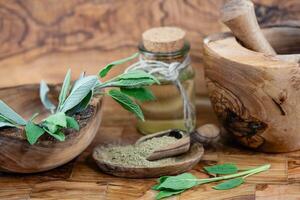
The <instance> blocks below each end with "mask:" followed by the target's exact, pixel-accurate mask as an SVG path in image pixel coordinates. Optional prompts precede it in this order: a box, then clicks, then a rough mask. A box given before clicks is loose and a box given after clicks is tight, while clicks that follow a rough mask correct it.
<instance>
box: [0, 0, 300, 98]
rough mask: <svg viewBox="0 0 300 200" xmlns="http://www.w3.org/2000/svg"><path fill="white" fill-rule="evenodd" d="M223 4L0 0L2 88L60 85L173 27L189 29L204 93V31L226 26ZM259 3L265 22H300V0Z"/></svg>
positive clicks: (215, 1) (200, 91) (147, 0)
mask: <svg viewBox="0 0 300 200" xmlns="http://www.w3.org/2000/svg"><path fill="white" fill-rule="evenodd" d="M223 2H224V0H212V1H199V0H154V1H152V0H143V1H139V0H111V1H102V0H96V1H93V0H88V1H83V0H65V1H63V2H61V1H60V0H51V1H50V0H45V1H38V0H23V1H18V0H10V1H7V0H0V18H1V28H0V33H1V34H0V44H1V45H0V68H1V74H0V86H9V85H19V84H23V83H37V82H39V81H40V79H41V78H43V79H45V80H47V81H48V82H53V83H57V82H61V80H62V79H63V75H64V74H65V71H66V69H67V68H72V69H73V71H74V75H79V74H80V72H81V71H87V72H88V73H89V74H91V73H96V72H98V71H99V69H100V68H101V67H102V66H104V65H105V64H107V63H108V62H110V61H113V60H115V59H119V58H121V57H125V56H128V55H131V53H132V52H134V51H136V45H137V42H138V41H139V40H140V39H141V34H142V32H143V31H144V30H146V29H148V28H150V27H153V26H163V25H175V26H179V27H181V28H183V29H185V30H186V31H187V39H188V40H189V41H190V42H191V45H192V49H191V54H192V60H193V63H192V64H193V66H194V68H195V69H196V71H197V83H198V84H197V91H198V94H200V95H203V94H205V93H206V89H205V84H204V78H203V68H202V50H201V43H202V39H203V38H204V36H206V35H208V34H211V33H215V32H219V31H220V30H221V28H222V25H221V23H220V21H219V8H220V7H221V5H222V3H223ZM255 2H256V4H257V6H256V13H257V15H258V21H259V22H260V23H261V24H270V23H276V22H280V21H284V20H299V19H300V14H299V13H300V12H299V10H300V5H299V2H298V1H297V0H288V1H284V2H282V1H280V0H255ZM183 16H184V17H183ZM122 69H123V68H122ZM118 71H119V70H114V73H113V74H116V73H117V72H118ZM7 74H9V76H7ZM74 77H75V76H74Z"/></svg>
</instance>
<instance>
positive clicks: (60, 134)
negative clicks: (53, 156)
mask: <svg viewBox="0 0 300 200" xmlns="http://www.w3.org/2000/svg"><path fill="white" fill-rule="evenodd" d="M46 132H47V133H48V134H49V135H51V136H52V137H54V138H55V139H57V140H58V141H60V142H63V141H65V139H66V136H65V134H64V133H63V132H61V131H60V130H58V131H56V132H55V133H51V132H49V131H46Z"/></svg>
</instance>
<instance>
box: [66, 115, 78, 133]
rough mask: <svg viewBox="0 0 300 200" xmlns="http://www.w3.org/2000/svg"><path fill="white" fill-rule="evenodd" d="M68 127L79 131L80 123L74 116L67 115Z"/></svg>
mask: <svg viewBox="0 0 300 200" xmlns="http://www.w3.org/2000/svg"><path fill="white" fill-rule="evenodd" d="M67 127H68V128H73V129H75V130H76V131H79V124H78V122H77V121H76V120H75V119H74V118H73V117H69V116H67Z"/></svg>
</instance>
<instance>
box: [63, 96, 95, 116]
mask: <svg viewBox="0 0 300 200" xmlns="http://www.w3.org/2000/svg"><path fill="white" fill-rule="evenodd" d="M92 98H93V91H90V92H89V93H88V94H87V95H86V97H84V99H82V101H81V102H80V103H79V104H77V105H76V106H75V107H74V108H72V109H70V110H69V111H68V114H69V115H73V114H75V113H79V112H81V111H83V110H84V109H86V108H87V106H88V105H89V103H90V102H91V99H92Z"/></svg>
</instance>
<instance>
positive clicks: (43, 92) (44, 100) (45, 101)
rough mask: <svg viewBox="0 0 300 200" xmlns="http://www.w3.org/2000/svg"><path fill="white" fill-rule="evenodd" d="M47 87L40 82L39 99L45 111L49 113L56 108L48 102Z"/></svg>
mask: <svg viewBox="0 0 300 200" xmlns="http://www.w3.org/2000/svg"><path fill="white" fill-rule="evenodd" d="M49 91H50V90H49V87H48V85H47V83H46V82H45V81H41V83H40V99H41V102H42V104H43V105H44V107H45V108H46V109H47V110H50V111H51V113H53V112H54V110H55V108H56V106H55V105H54V104H53V103H52V102H51V101H50V100H49V98H48V93H49Z"/></svg>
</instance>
